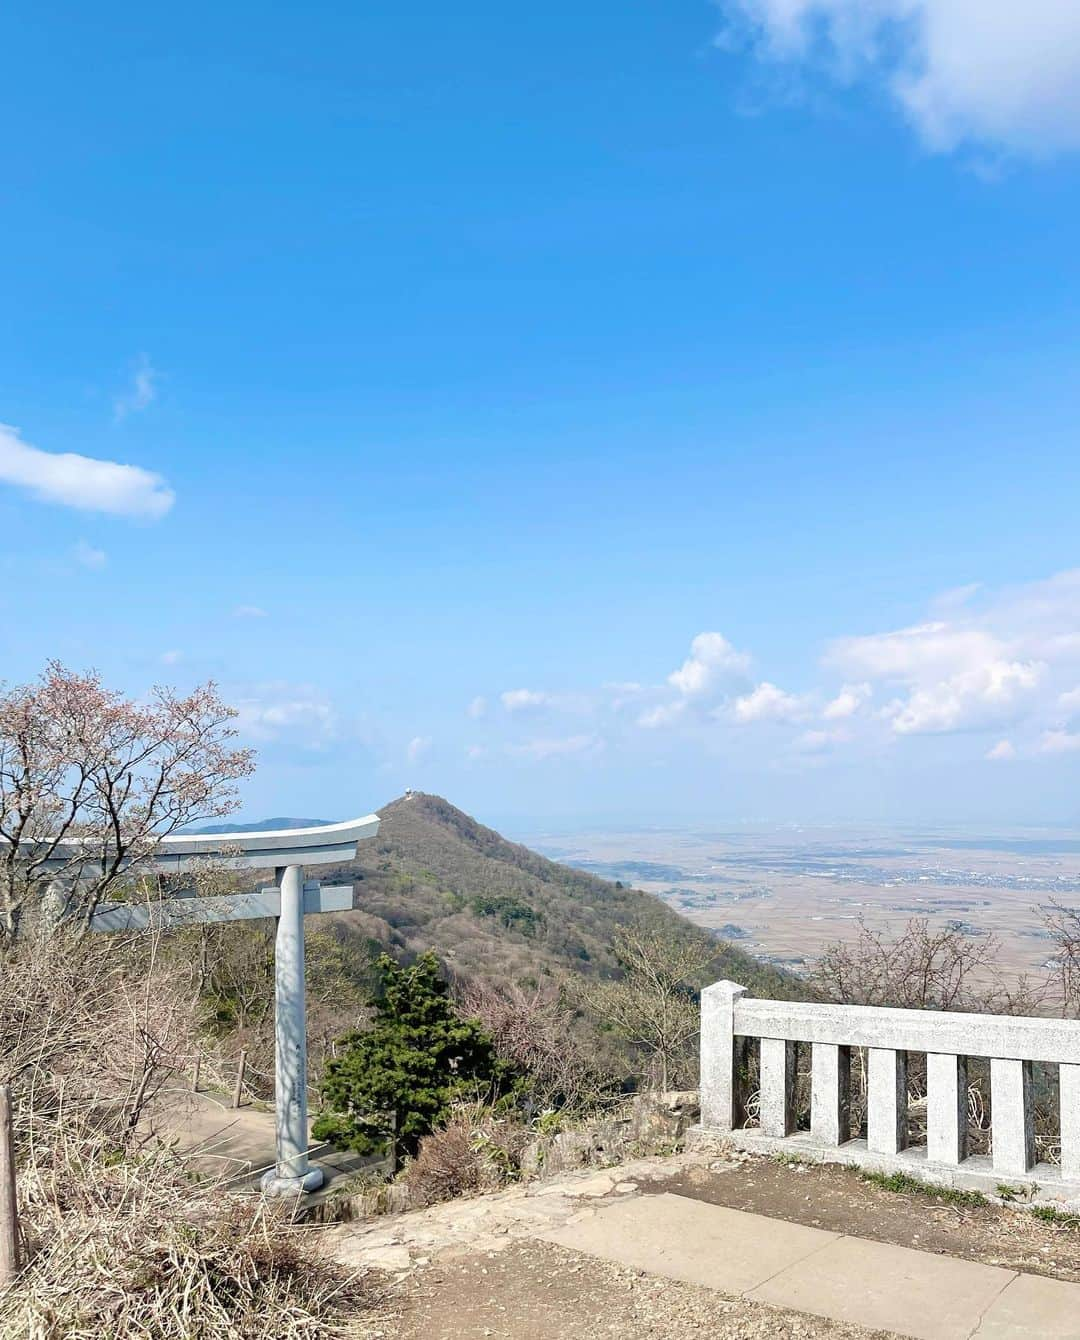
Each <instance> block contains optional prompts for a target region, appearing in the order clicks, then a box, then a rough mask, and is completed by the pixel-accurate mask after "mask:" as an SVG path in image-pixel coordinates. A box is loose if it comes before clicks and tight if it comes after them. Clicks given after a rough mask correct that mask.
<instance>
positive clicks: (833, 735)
mask: <svg viewBox="0 0 1080 1340" xmlns="http://www.w3.org/2000/svg"><path fill="white" fill-rule="evenodd" d="M846 738H847V737H846V736H845V735H844V734H843V732H842V731H839V730H808V731H803V733H802V735H800V736H799V738H798V739H797V740H796V741H795V750H796V752H797V753H800V754H827V753H828V752H829V751H830V750H831V749H832V747H833V745H834V744H838V743H839V742H840V741H841V740H844V739H846Z"/></svg>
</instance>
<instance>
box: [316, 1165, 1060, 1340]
mask: <svg viewBox="0 0 1080 1340" xmlns="http://www.w3.org/2000/svg"><path fill="white" fill-rule="evenodd" d="M709 1166H710V1168H712V1169H717V1170H719V1169H720V1168H721V1165H720V1164H718V1163H716V1162H714V1163H713V1164H711V1165H709ZM723 1166H725V1167H726V1166H727V1165H723ZM703 1171H705V1170H704V1168H703V1165H702V1164H701V1163H700V1161H698V1160H696V1159H695V1156H691V1155H684V1156H680V1157H679V1158H677V1159H666V1160H658V1159H651V1160H641V1161H639V1162H637V1163H633V1164H627V1165H624V1166H622V1167H620V1168H618V1169H613V1170H610V1171H605V1172H602V1173H597V1172H589V1173H584V1174H578V1175H576V1176H569V1177H563V1178H561V1179H559V1180H558V1181H555V1182H551V1183H547V1184H544V1183H539V1184H533V1185H531V1186H527V1187H520V1186H519V1187H514V1188H511V1189H509V1190H506V1191H502V1192H498V1193H496V1194H494V1195H490V1196H484V1197H478V1198H476V1199H474V1200H466V1201H457V1202H452V1203H450V1204H446V1205H439V1206H435V1207H432V1208H431V1209H428V1210H423V1211H416V1212H413V1213H411V1214H406V1215H400V1216H397V1217H395V1218H392V1219H386V1220H370V1221H367V1222H365V1223H363V1224H356V1225H348V1226H342V1227H339V1228H336V1229H333V1230H329V1231H328V1233H327V1239H326V1240H327V1242H328V1247H329V1249H330V1250H332V1251H333V1253H334V1254H335V1255H336V1256H337V1257H338V1259H340V1260H342V1261H346V1262H349V1263H353V1264H365V1265H371V1266H378V1267H380V1268H382V1269H385V1270H390V1271H396V1272H399V1276H400V1278H401V1279H402V1281H403V1282H404V1284H405V1285H406V1286H407V1288H406V1293H407V1294H408V1295H409V1297H410V1300H411V1301H410V1308H411V1309H412V1312H413V1314H414V1315H413V1321H412V1322H410V1320H409V1315H410V1314H409V1311H407V1312H406V1315H405V1318H404V1324H403V1328H402V1329H401V1330H400V1331H399V1332H398V1333H399V1334H401V1335H403V1336H417V1337H420V1336H423V1337H425V1340H455V1338H456V1337H462V1338H464V1337H473V1336H476V1337H479V1336H485V1335H486V1336H507V1337H511V1338H512V1340H532V1338H533V1337H537V1340H540V1338H541V1337H545V1336H547V1335H552V1336H554V1335H557V1334H562V1333H565V1334H570V1333H572V1331H574V1330H577V1329H588V1328H589V1327H592V1329H593V1330H594V1331H595V1332H596V1333H597V1334H599V1335H617V1336H622V1335H626V1336H631V1335H635V1334H641V1335H655V1336H671V1337H676V1336H682V1335H684V1334H686V1335H690V1334H695V1333H700V1332H699V1329H698V1328H699V1327H701V1328H704V1329H708V1330H710V1331H711V1332H712V1333H713V1334H714V1335H717V1336H727V1335H731V1336H733V1337H734V1336H757V1335H761V1336H763V1337H764V1336H774V1335H775V1336H781V1335H788V1334H790V1335H792V1336H797V1335H805V1336H814V1337H816V1336H819V1335H820V1336H830V1337H831V1336H838V1337H839V1336H844V1337H856V1336H857V1337H868V1336H880V1335H882V1334H886V1335H891V1336H908V1337H914V1338H915V1340H1021V1337H1023V1340H1032V1338H1033V1337H1038V1338H1039V1340H1080V1283H1072V1282H1067V1281H1063V1280H1060V1279H1051V1278H1047V1277H1046V1276H1045V1275H1042V1274H1032V1273H1026V1272H1023V1271H1018V1270H1016V1269H1012V1268H1009V1267H1008V1266H1005V1265H1000V1264H999V1265H992V1264H986V1263H984V1262H983V1261H979V1260H967V1259H963V1251H961V1252H960V1254H958V1255H956V1256H954V1255H944V1254H941V1253H940V1252H927V1251H919V1250H913V1249H912V1248H910V1247H907V1246H901V1245H898V1244H896V1243H891V1242H879V1241H873V1240H871V1239H870V1238H867V1237H859V1236H853V1235H850V1234H848V1233H845V1232H843V1231H837V1229H836V1227H835V1226H834V1227H832V1228H821V1227H814V1226H811V1225H808V1224H805V1223H793V1222H788V1221H787V1220H785V1219H781V1218H774V1217H768V1216H766V1215H762V1214H757V1213H753V1212H749V1211H746V1210H741V1209H734V1208H731V1207H730V1206H726V1205H722V1204H716V1203H710V1199H709V1197H708V1196H706V1197H704V1198H702V1197H698V1196H695V1195H688V1194H682V1193H679V1192H674V1191H672V1190H670V1189H668V1187H669V1186H670V1185H672V1184H679V1185H682V1186H684V1187H685V1186H687V1185H688V1184H689V1183H690V1182H692V1180H693V1178H692V1177H691V1174H692V1173H694V1172H696V1173H698V1174H700V1173H702V1172H703ZM787 1175H788V1178H789V1180H790V1181H792V1182H795V1183H797V1184H798V1185H799V1186H800V1187H801V1188H802V1189H804V1190H805V1189H808V1187H809V1183H808V1182H807V1180H806V1179H802V1180H801V1181H800V1179H799V1177H798V1174H796V1173H794V1172H793V1171H790V1170H789V1171H788V1174H787ZM721 1180H725V1181H726V1180H728V1179H726V1178H722V1179H721ZM933 1210H934V1207H933V1206H928V1205H926V1204H920V1203H915V1204H914V1206H913V1211H914V1214H915V1215H919V1214H920V1213H921V1215H922V1217H923V1218H924V1220H925V1221H927V1222H929V1221H930V1220H931V1219H932V1217H933ZM956 1235H957V1238H958V1239H959V1238H960V1237H961V1236H962V1227H961V1226H960V1225H959V1224H958V1225H957V1229H956ZM1027 1245H1029V1244H1021V1246H1022V1248H1023V1247H1026V1246H1027ZM968 1251H969V1252H970V1244H969V1246H968ZM1044 1259H1045V1258H1044ZM545 1263H546V1264H545ZM545 1271H549V1272H550V1273H545ZM612 1272H615V1273H614V1274H613V1273H612ZM635 1290H636V1300H635V1302H634V1309H633V1310H632V1315H631V1313H628V1312H626V1307H627V1306H628V1305H629V1301H628V1300H629V1299H630V1296H631V1294H633V1293H634V1291H635ZM658 1291H659V1292H658ZM654 1296H655V1297H661V1296H662V1298H663V1299H664V1300H665V1301H664V1302H663V1306H662V1307H661V1306H660V1305H657V1307H656V1308H653V1310H652V1311H651V1312H650V1310H649V1306H648V1304H649V1300H650V1299H652V1298H654ZM709 1299H715V1300H716V1302H715V1305H714V1306H713V1307H712V1308H711V1310H710V1308H709V1306H708V1302H709ZM590 1300H591V1301H590ZM620 1308H621V1309H622V1311H620ZM643 1308H644V1310H642V1309H643ZM680 1309H682V1311H683V1312H685V1311H686V1309H689V1314H688V1315H692V1316H693V1317H694V1318H700V1320H693V1321H692V1322H688V1323H687V1324H686V1325H685V1326H682V1323H681V1322H679V1320H678V1318H679V1316H680ZM773 1309H778V1311H773ZM669 1314H670V1315H669ZM665 1317H668V1321H669V1322H670V1324H668V1322H666V1321H665ZM725 1317H727V1318H728V1319H729V1320H730V1321H731V1322H732V1327H733V1328H732V1329H726V1328H725V1322H724V1318H725ZM540 1318H546V1320H543V1321H541V1320H539V1319H540ZM814 1318H821V1319H822V1320H821V1321H816V1320H813V1319H814ZM793 1319H794V1320H793ZM414 1322H415V1327H416V1329H412V1330H410V1329H409V1326H410V1325H413V1323H414ZM545 1326H546V1327H547V1328H548V1329H546V1330H545V1329H544V1327H545ZM681 1326H682V1328H681V1329H680V1327H681ZM800 1328H801V1329H800Z"/></svg>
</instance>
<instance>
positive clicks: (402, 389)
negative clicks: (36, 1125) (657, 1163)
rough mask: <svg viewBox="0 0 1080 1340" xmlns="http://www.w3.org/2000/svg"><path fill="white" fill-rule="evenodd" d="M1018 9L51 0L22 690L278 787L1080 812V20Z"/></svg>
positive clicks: (289, 797)
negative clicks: (220, 701) (107, 693)
mask: <svg viewBox="0 0 1080 1340" xmlns="http://www.w3.org/2000/svg"><path fill="white" fill-rule="evenodd" d="M973 4H974V0H732V3H726V4H719V5H718V4H715V3H708V2H707V0H700V2H699V0H666V3H664V4H660V3H641V4H637V5H632V6H627V5H625V4H622V5H616V4H613V3H602V2H601V0H584V2H583V3H582V2H581V0H579V3H576V4H574V5H569V4H561V3H555V4H550V5H547V6H543V7H535V6H534V7H532V8H521V7H507V6H502V5H494V4H483V3H482V4H476V5H472V6H469V7H466V9H464V10H462V9H460V8H451V9H448V8H447V7H446V6H444V5H433V4H413V5H404V6H403V5H394V6H391V5H382V6H375V5H369V6H346V5H340V4H328V3H315V4H309V5H304V6H299V5H285V6H283V5H278V6H275V7H271V8H270V9H269V10H268V9H267V8H266V7H265V6H259V7H255V6H253V5H246V4H243V3H238V4H234V5H230V6H226V7H221V6H209V5H206V4H201V3H193V4H191V5H188V6H186V7H184V8H183V10H182V11H181V10H178V11H170V12H169V13H164V12H161V11H155V10H154V9H153V7H150V8H147V7H145V6H134V5H128V4H117V3H103V4H102V5H100V6H98V7H96V8H95V9H94V11H93V12H91V11H89V10H87V9H86V8H85V7H83V6H74V5H59V4H45V5H34V6H31V5H29V4H26V3H20V2H19V0H16V3H15V4H13V5H11V6H9V7H8V8H7V10H6V13H5V15H4V16H3V17H2V18H0V46H2V49H3V50H4V51H5V54H6V56H7V60H6V62H5V66H6V69H5V77H4V80H3V82H2V86H0V103H2V104H3V123H4V125H5V126H6V127H7V133H6V135H5V136H4V138H3V142H2V144H0V163H2V170H0V191H2V212H0V230H2V238H3V246H2V248H0V293H2V294H3V301H2V304H0V423H4V424H7V425H10V427H9V429H8V430H6V431H5V432H4V433H3V434H2V435H0V562H2V564H3V568H4V572H5V576H6V580H5V582H4V584H3V588H2V593H0V600H2V603H3V609H4V613H5V617H4V619H3V622H2V624H0V638H2V643H0V645H2V650H3V658H2V666H3V671H4V674H5V677H6V678H7V679H8V680H9V681H17V680H20V679H24V678H28V677H31V676H32V675H34V674H35V673H36V672H37V671H38V670H39V669H40V668H41V666H42V664H43V662H44V661H45V659H46V658H48V657H57V658H59V659H61V660H62V661H64V662H66V663H68V664H70V665H73V666H76V667H79V668H82V667H86V666H91V665H92V666H96V667H97V668H99V669H100V670H101V671H102V672H103V674H104V675H105V676H106V678H107V679H108V680H109V681H110V682H112V683H115V684H117V685H118V686H121V687H123V688H125V689H126V690H128V691H130V692H132V693H141V692H143V691H145V689H146V688H147V686H148V685H150V684H151V683H154V682H160V681H164V682H171V683H175V684H178V685H181V686H182V685H185V684H189V683H192V682H194V681H196V680H200V679H204V678H206V677H208V676H212V677H214V678H215V679H216V680H218V681H219V682H220V684H221V686H222V689H223V691H224V692H225V694H226V695H227V696H228V697H229V698H230V700H231V701H233V702H234V703H236V705H237V706H238V707H239V708H240V712H241V715H240V725H241V729H242V731H243V733H244V736H245V738H246V739H248V740H249V741H251V742H252V743H254V744H255V745H256V746H257V747H258V748H259V751H260V769H259V772H258V775H257V777H256V778H255V779H254V780H253V782H252V783H251V784H250V786H249V787H248V790H247V792H246V795H245V811H246V812H247V813H248V814H249V815H251V816H252V817H257V816H259V815H262V814H266V813H270V812H277V813H281V812H288V813H296V814H301V813H310V814H318V815H323V816H326V817H341V816H345V815H347V814H350V813H353V812H358V811H363V810H366V809H368V808H371V807H373V806H376V805H378V804H381V803H382V802H384V801H385V800H386V799H388V798H389V797H390V796H392V795H394V794H397V793H399V792H400V791H401V790H402V789H404V787H405V786H407V785H413V786H417V787H421V788H423V789H425V790H437V791H440V792H442V793H444V794H445V795H447V796H448V797H450V798H451V799H452V800H455V801H456V802H457V803H459V804H461V805H463V806H465V807H466V808H468V809H470V810H473V811H474V812H476V813H478V814H479V815H480V816H481V817H484V818H489V819H491V820H493V821H500V822H519V823H526V822H533V821H539V822H544V821H547V820H554V819H558V820H560V821H572V820H574V819H575V818H577V819H580V821H581V822H582V823H591V822H594V821H596V820H597V819H601V818H602V819H611V820H618V821H622V822H644V823H647V822H650V821H651V820H653V819H658V820H661V821H664V822H668V821H671V820H672V819H678V818H679V817H685V818H687V819H688V820H692V821H695V822H696V821H700V820H702V819H717V820H729V819H738V818H765V819H778V820H779V819H783V820H786V819H806V820H810V819H815V820H820V819H826V820H831V821H837V822H844V821H854V820H873V821H890V820H891V821H896V822H937V821H940V822H961V821H965V822H987V823H989V822H994V823H1005V822H1012V821H1017V822H1020V821H1023V822H1037V821H1040V820H1044V819H1045V820H1059V821H1060V820H1078V819H1080V802H1078V801H1077V799H1076V787H1077V781H1078V779H1080V693H1075V692H1074V691H1076V690H1077V689H1078V688H1080V577H1078V576H1077V575H1076V571H1077V569H1080V543H1078V540H1077V533H1078V532H1077V518H1076V513H1077V465H1076V459H1077V436H1078V433H1077V422H1078V414H1077V412H1078V408H1080V378H1078V376H1077V370H1078V352H1080V248H1078V247H1077V244H1076V237H1077V231H1078V222H1080V157H1078V155H1077V149H1078V148H1080V93H1078V92H1077V90H1078V89H1080V16H1078V15H1076V14H1070V12H1069V11H1070V10H1071V7H1068V6H1063V5H1061V4H1060V3H1057V0H1033V2H1032V3H1029V4H1027V5H1025V6H1024V7H1022V9H1020V8H1018V7H1016V6H1015V5H1013V4H1011V3H1006V2H1005V0H979V3H978V5H977V6H975V8H974V9H973V8H972V5H973ZM976 12H977V14H978V18H979V22H977V23H976V22H974V21H969V20H973V16H974V14H975V13H976ZM695 639H697V641H695ZM1070 695H1074V696H1073V697H1071V698H1070ZM988 755H990V757H988Z"/></svg>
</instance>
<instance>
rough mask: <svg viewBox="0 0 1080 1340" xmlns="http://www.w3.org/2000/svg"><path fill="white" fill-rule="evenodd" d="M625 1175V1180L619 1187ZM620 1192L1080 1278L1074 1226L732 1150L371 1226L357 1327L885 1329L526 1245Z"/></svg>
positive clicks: (469, 1339) (534, 1339) (570, 1331)
mask: <svg viewBox="0 0 1080 1340" xmlns="http://www.w3.org/2000/svg"><path fill="white" fill-rule="evenodd" d="M628 1176H632V1177H633V1180H632V1181H630V1182H620V1180H619V1179H620V1177H628ZM601 1182H602V1183H604V1185H599V1183H601ZM594 1184H596V1185H594ZM627 1187H636V1192H631V1194H638V1195H642V1196H649V1195H655V1194H660V1193H663V1192H671V1193H674V1194H676V1195H680V1196H688V1197H692V1198H693V1199H696V1200H700V1201H705V1202H708V1203H711V1204H715V1205H722V1206H726V1207H728V1208H731V1209H735V1210H745V1211H749V1212H751V1213H754V1214H760V1215H766V1216H771V1217H772V1218H775V1219H781V1220H787V1221H788V1222H791V1223H798V1224H805V1225H808V1226H810V1227H813V1228H819V1229H824V1230H826V1231H830V1232H838V1233H843V1234H848V1235H852V1236H856V1237H863V1238H871V1239H874V1240H876V1241H879V1242H887V1243H893V1244H895V1245H897V1246H901V1247H910V1248H915V1249H916V1250H920V1251H924V1252H938V1253H943V1254H945V1255H949V1256H955V1257H962V1258H967V1259H969V1260H973V1261H979V1262H981V1263H983V1264H985V1265H994V1266H1002V1267H1005V1268H1007V1269H1012V1270H1018V1271H1026V1272H1028V1273H1032V1274H1038V1275H1046V1276H1049V1277H1052V1278H1056V1279H1061V1280H1069V1281H1073V1282H1080V1229H1077V1228H1076V1227H1072V1226H1068V1225H1064V1224H1047V1223H1044V1222H1041V1221H1039V1220H1037V1219H1035V1218H1033V1217H1032V1215H1031V1214H1030V1213H1029V1212H1027V1211H1026V1210H1023V1209H1012V1208H1009V1207H1002V1206H999V1205H994V1204H985V1205H977V1204H976V1205H968V1204H960V1205H954V1204H950V1203H948V1202H945V1201H941V1200H938V1199H935V1198H934V1197H932V1196H929V1195H927V1194H926V1193H925V1192H922V1191H902V1192H893V1191H886V1190H884V1189H882V1188H881V1187H879V1186H876V1185H874V1184H873V1183H870V1182H866V1181H864V1180H863V1179H862V1177H860V1175H859V1173H858V1171H857V1170H855V1169H852V1168H841V1167H829V1166H826V1165H813V1164H806V1163H786V1162H785V1163H781V1162H779V1161H777V1160H775V1159H772V1158H768V1157H760V1156H757V1157H754V1156H744V1155H736V1156H735V1157H734V1159H733V1160H731V1161H729V1160H727V1159H714V1160H707V1159H700V1158H697V1159H695V1158H693V1157H688V1156H676V1157H674V1158H671V1159H670V1160H666V1159H652V1160H645V1161H642V1162H641V1163H638V1164H630V1165H624V1166H623V1167H622V1168H621V1169H611V1170H607V1171H606V1172H603V1173H588V1172H585V1173H579V1174H573V1175H568V1176H567V1177H566V1178H565V1179H564V1180H563V1181H562V1182H561V1183H559V1184H557V1185H551V1186H548V1187H541V1188H540V1189H539V1191H538V1192H537V1194H536V1195H535V1196H527V1197H526V1199H525V1200H521V1198H520V1197H521V1194H522V1193H520V1192H514V1191H513V1190H511V1191H509V1192H502V1193H496V1194H495V1195H494V1196H489V1197H481V1198H477V1199H473V1200H463V1201H456V1202H449V1203H447V1204H444V1205H441V1206H438V1207H435V1208H434V1209H433V1210H431V1211H425V1212H422V1213H420V1214H413V1215H406V1216H401V1217H399V1218H398V1219H397V1220H392V1219H390V1220H386V1221H381V1222H380V1221H373V1223H372V1227H371V1231H372V1232H373V1233H375V1234H376V1235H377V1236H374V1237H370V1238H368V1239H364V1238H363V1237H360V1238H358V1239H356V1240H355V1241H356V1243H357V1244H358V1247H357V1251H356V1253H354V1254H353V1255H351V1256H347V1258H346V1259H347V1260H348V1261H349V1262H350V1263H352V1264H357V1265H363V1266H365V1267H367V1268H370V1267H372V1266H375V1267H376V1271H379V1270H380V1268H381V1262H382V1261H383V1260H387V1259H392V1260H394V1261H395V1262H396V1264H395V1265H394V1266H392V1267H390V1270H389V1273H387V1274H384V1275H382V1276H381V1277H382V1279H383V1280H384V1282H385V1292H383V1294H382V1304H383V1306H382V1307H381V1308H380V1320H379V1321H377V1322H374V1325H373V1328H372V1329H365V1331H364V1335H365V1337H370V1338H371V1340H390V1338H391V1337H393V1338H394V1340H474V1338H475V1340H479V1338H480V1337H491V1338H492V1340H495V1338H496V1337H499V1338H508V1340H562V1338H563V1337H575V1336H577V1335H582V1336H583V1337H586V1340H591V1337H593V1336H595V1337H598V1338H599V1337H603V1340H637V1337H650V1336H651V1337H663V1338H664V1340H684V1338H685V1337H705V1336H708V1337H710V1340H824V1338H825V1337H829V1338H830V1340H882V1337H883V1336H884V1333H883V1332H871V1331H867V1330H864V1329H861V1328H860V1327H857V1326H852V1325H844V1324H841V1323H838V1322H834V1321H826V1320H823V1319H818V1318H815V1317H811V1316H807V1315H804V1314H802V1313H795V1312H784V1311H778V1310H774V1309H771V1308H769V1307H767V1306H766V1305H764V1304H760V1303H754V1302H750V1301H748V1300H746V1299H738V1300H735V1299H732V1298H729V1297H727V1296H725V1295H724V1294H722V1293H719V1292H716V1291H714V1290H711V1289H706V1288H701V1287H698V1286H696V1285H691V1284H683V1283H679V1282H677V1281H674V1280H670V1279H666V1278H664V1277H662V1276H658V1275H652V1274H648V1273H645V1272H642V1271H640V1270H636V1269H633V1268H630V1267H627V1266H623V1265H618V1264H615V1263H611V1262H607V1261H603V1260H599V1259H597V1258H594V1257H591V1256H586V1255H583V1254H581V1253H578V1252H574V1251H570V1250H568V1249H566V1248H563V1247H557V1246H554V1245H552V1244H550V1243H546V1242H543V1241H541V1240H539V1236H538V1235H539V1233H541V1232H542V1231H543V1227H544V1225H545V1224H547V1223H552V1224H555V1223H561V1222H565V1220H566V1218H567V1217H568V1216H569V1215H572V1214H574V1213H577V1212H579V1211H580V1210H581V1208H582V1207H587V1206H592V1205H595V1206H599V1205H601V1204H602V1203H607V1201H609V1200H610V1198H611V1197H612V1196H615V1197H616V1198H617V1197H618V1196H619V1194H620V1193H624V1194H625V1188H627ZM526 1210H527V1211H528V1212H529V1213H528V1214H527V1215H525V1216H524V1217H523V1211H526ZM447 1226H450V1228H452V1230H453V1231H452V1232H451V1231H449V1230H448V1227H447ZM338 1231H339V1232H344V1233H345V1234H346V1235H347V1238H350V1237H351V1236H352V1234H353V1233H354V1230H352V1229H351V1228H349V1227H347V1226H346V1227H345V1228H343V1229H342V1230H338ZM500 1235H503V1236H500ZM365 1244H369V1245H365ZM398 1258H400V1261H399V1260H398Z"/></svg>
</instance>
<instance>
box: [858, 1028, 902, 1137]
mask: <svg viewBox="0 0 1080 1340" xmlns="http://www.w3.org/2000/svg"><path fill="white" fill-rule="evenodd" d="M868 1065H869V1074H868V1075H867V1086H866V1101H867V1111H866V1147H867V1149H868V1150H869V1151H870V1153H871V1154H899V1153H900V1151H901V1150H902V1149H906V1148H907V1142H908V1132H907V1071H908V1058H907V1052H903V1051H894V1050H893V1049H892V1048H891V1047H870V1048H869V1061H868Z"/></svg>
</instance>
